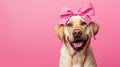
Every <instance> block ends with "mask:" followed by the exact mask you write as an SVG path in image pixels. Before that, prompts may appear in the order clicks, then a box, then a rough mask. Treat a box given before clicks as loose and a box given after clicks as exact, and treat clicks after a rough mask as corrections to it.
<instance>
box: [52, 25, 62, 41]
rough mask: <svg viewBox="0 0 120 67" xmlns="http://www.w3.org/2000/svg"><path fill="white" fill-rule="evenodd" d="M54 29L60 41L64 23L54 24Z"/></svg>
mask: <svg viewBox="0 0 120 67" xmlns="http://www.w3.org/2000/svg"><path fill="white" fill-rule="evenodd" d="M54 31H55V33H56V35H57V36H58V38H59V39H60V40H61V41H62V40H63V39H64V25H63V24H59V25H57V26H55V28H54Z"/></svg>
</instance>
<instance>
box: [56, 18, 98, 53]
mask: <svg viewBox="0 0 120 67" xmlns="http://www.w3.org/2000/svg"><path fill="white" fill-rule="evenodd" d="M98 29H99V25H98V24H97V23H95V22H90V23H89V24H87V23H86V22H85V20H84V19H83V18H82V17H81V16H72V17H71V18H70V19H69V20H68V22H67V23H66V25H62V24H61V25H58V26H56V27H55V33H56V35H57V36H58V37H59V38H60V40H64V42H67V43H69V44H70V45H71V47H72V48H73V49H74V50H76V51H80V50H82V49H83V48H84V47H85V46H86V43H87V41H88V39H90V38H91V37H92V36H93V37H94V36H95V35H96V34H97V32H98Z"/></svg>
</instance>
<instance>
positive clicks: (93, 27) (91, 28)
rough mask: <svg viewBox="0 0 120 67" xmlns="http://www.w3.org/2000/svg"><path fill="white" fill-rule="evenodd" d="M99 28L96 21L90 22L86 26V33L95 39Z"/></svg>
mask: <svg viewBox="0 0 120 67" xmlns="http://www.w3.org/2000/svg"><path fill="white" fill-rule="evenodd" d="M99 28H100V26H99V25H98V24H97V23H95V22H90V23H89V24H88V25H87V27H86V31H87V34H89V35H90V36H93V38H94V39H95V35H96V34H97V33H98V31H99Z"/></svg>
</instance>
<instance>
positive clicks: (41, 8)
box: [0, 0, 120, 67]
mask: <svg viewBox="0 0 120 67" xmlns="http://www.w3.org/2000/svg"><path fill="white" fill-rule="evenodd" d="M89 2H91V3H92V4H93V6H94V8H95V12H96V16H95V17H92V18H93V20H95V21H96V22H98V23H99V25H100V31H99V33H98V34H97V36H96V40H92V45H91V46H92V47H93V51H94V55H95V58H96V61H97V65H98V67H120V52H119V51H120V30H119V29H120V0H0V67H58V63H59V57H60V48H61V46H62V44H61V42H60V41H59V39H58V38H57V37H56V36H55V34H54V31H53V28H54V26H55V25H57V24H58V23H59V22H60V18H59V17H58V14H59V11H60V9H61V7H62V6H63V5H65V6H67V7H69V8H71V9H73V10H77V9H78V8H80V7H82V6H84V5H86V4H88V3H89Z"/></svg>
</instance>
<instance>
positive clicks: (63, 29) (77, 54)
mask: <svg viewBox="0 0 120 67" xmlns="http://www.w3.org/2000/svg"><path fill="white" fill-rule="evenodd" d="M76 29H79V30H80V31H81V32H82V34H81V39H82V40H83V41H86V42H85V44H84V45H85V46H84V47H82V48H79V49H76V48H75V47H74V46H73V45H71V43H72V42H73V41H74V37H73V32H74V30H76ZM98 30H99V25H98V24H97V23H95V22H90V23H89V24H87V23H86V22H85V20H84V19H83V18H82V17H81V16H72V17H71V18H70V19H69V20H68V22H67V23H66V25H63V24H59V25H57V26H56V27H55V33H56V35H57V36H58V37H59V39H60V40H61V41H64V45H63V46H62V48H61V56H60V62H59V67H97V64H96V61H95V58H94V56H93V52H92V48H91V47H90V41H91V37H93V38H94V39H95V35H96V34H97V32H98Z"/></svg>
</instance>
